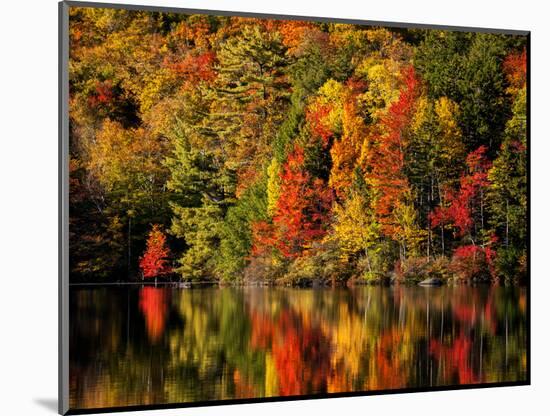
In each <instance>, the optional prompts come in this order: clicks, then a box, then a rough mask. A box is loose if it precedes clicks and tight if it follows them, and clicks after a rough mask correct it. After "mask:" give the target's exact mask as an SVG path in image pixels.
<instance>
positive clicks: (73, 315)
mask: <svg viewBox="0 0 550 416" xmlns="http://www.w3.org/2000/svg"><path fill="white" fill-rule="evenodd" d="M70 302H71V304H70V407H71V408H73V409H75V408H99V407H110V406H125V405H146V404H162V403H181V402H193V401H204V400H217V399H234V398H256V397H270V396H287V395H301V394H315V393H333V392H348V391H366V390H380V389H396V388H406V387H429V386H445V385H456V384H472V383H486V382H502V381H522V380H525V378H526V369H527V365H526V352H527V351H526V342H527V322H526V291H525V289H524V288H518V287H495V286H491V287H489V286H483V287H476V288H472V287H466V286H459V287H440V288H422V287H403V286H396V287H357V288H353V289H344V288H342V289H319V290H316V289H283V288H224V289H219V288H203V289H176V288H172V287H161V288H154V287H151V286H147V287H128V286H125V287H107V288H106V287H101V288H77V287H72V288H71V292H70Z"/></svg>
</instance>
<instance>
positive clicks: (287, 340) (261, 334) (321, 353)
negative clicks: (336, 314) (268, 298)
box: [251, 310, 330, 396]
mask: <svg viewBox="0 0 550 416" xmlns="http://www.w3.org/2000/svg"><path fill="white" fill-rule="evenodd" d="M251 344H252V346H253V347H255V348H261V349H264V348H269V347H271V352H272V354H273V358H274V361H275V368H276V369H277V375H278V379H279V393H280V394H281V395H282V396H289V395H299V394H308V393H312V392H323V391H324V390H326V380H327V377H328V373H329V368H330V350H329V341H328V339H327V338H326V337H325V335H324V334H323V333H322V332H321V329H320V328H318V327H314V326H312V325H311V324H310V323H307V322H305V321H303V319H301V318H300V316H299V315H297V314H296V313H294V312H292V311H288V310H285V311H283V312H281V314H280V315H279V317H278V319H277V321H276V323H275V324H274V321H273V320H272V319H271V318H270V317H269V316H266V315H259V314H252V337H251Z"/></svg>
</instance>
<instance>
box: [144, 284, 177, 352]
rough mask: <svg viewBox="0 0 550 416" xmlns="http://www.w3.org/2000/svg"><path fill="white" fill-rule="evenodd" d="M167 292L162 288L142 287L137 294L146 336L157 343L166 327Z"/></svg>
mask: <svg viewBox="0 0 550 416" xmlns="http://www.w3.org/2000/svg"><path fill="white" fill-rule="evenodd" d="M169 296H170V294H169V292H167V291H166V290H165V289H162V288H155V287H144V288H142V289H141V290H140V292H139V308H140V309H141V312H142V313H143V316H144V317H145V325H146V327H147V335H148V336H149V339H150V340H151V341H152V342H157V341H158V340H159V339H160V337H161V335H162V333H163V331H164V327H165V326H166V317H167V315H168V300H169Z"/></svg>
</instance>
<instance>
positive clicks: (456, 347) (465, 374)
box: [430, 334, 481, 384]
mask: <svg viewBox="0 0 550 416" xmlns="http://www.w3.org/2000/svg"><path fill="white" fill-rule="evenodd" d="M471 349H472V341H471V340H470V339H468V338H466V336H465V335H464V334H460V336H459V337H458V338H456V339H455V340H454V341H453V343H452V345H451V346H447V345H444V344H442V343H440V342H439V341H437V340H431V342H430V354H432V355H433V356H434V357H436V358H437V359H439V361H440V363H441V364H442V365H444V366H445V371H446V372H447V373H449V374H454V373H456V375H457V376H458V383H459V384H472V383H479V382H480V381H481V380H479V378H478V377H476V376H475V375H474V370H473V368H472V366H471V364H470V361H471V360H470V351H471Z"/></svg>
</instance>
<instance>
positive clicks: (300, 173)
mask: <svg viewBox="0 0 550 416" xmlns="http://www.w3.org/2000/svg"><path fill="white" fill-rule="evenodd" d="M280 179H281V186H280V195H281V196H280V197H279V199H278V201H277V206H276V211H275V215H274V216H273V222H272V223H268V222H265V221H261V222H258V223H256V224H254V226H253V234H254V246H253V248H252V254H253V255H260V254H262V253H265V252H266V251H267V250H269V249H271V248H276V249H278V250H279V251H280V252H281V254H282V255H283V256H285V257H292V258H294V257H298V256H299V255H300V254H301V253H302V252H303V250H304V249H305V248H307V247H308V246H309V245H310V244H311V242H312V241H314V240H317V239H319V238H321V237H323V236H324V234H325V232H326V228H325V227H326V223H327V221H326V216H327V215H328V212H329V210H330V205H331V201H332V194H331V192H330V190H329V189H328V187H327V186H326V185H325V184H324V182H323V181H322V180H321V179H318V178H312V177H311V175H310V174H309V173H308V172H307V170H306V169H305V167H304V150H303V148H302V147H301V146H299V145H296V146H295V147H294V151H293V152H292V153H291V154H289V155H288V159H287V161H286V163H285V164H284V165H283V168H282V171H281V173H280Z"/></svg>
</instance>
